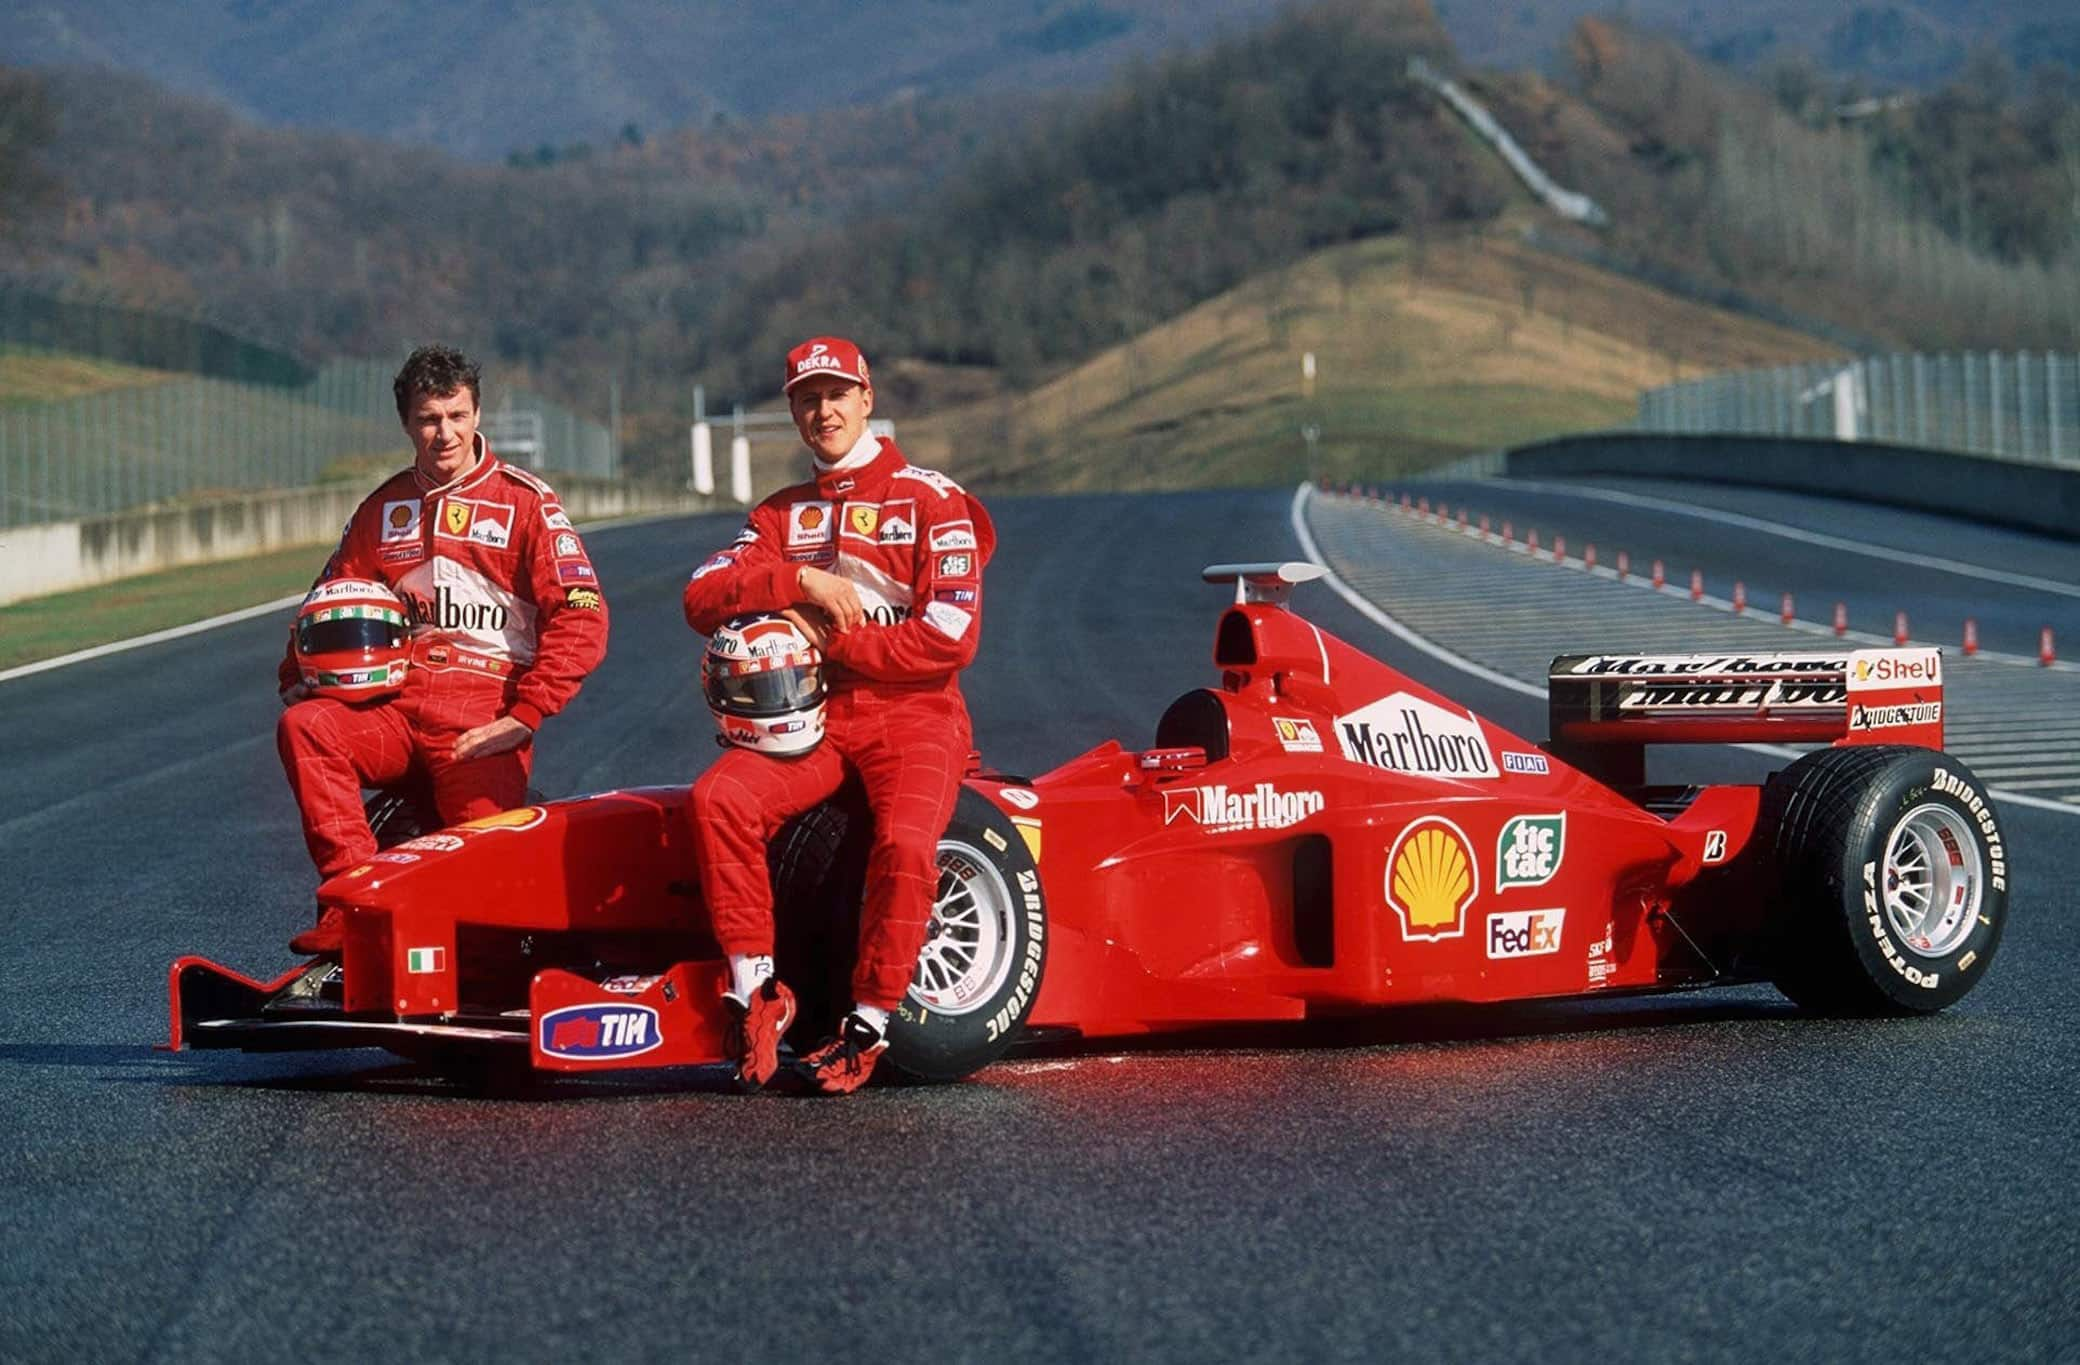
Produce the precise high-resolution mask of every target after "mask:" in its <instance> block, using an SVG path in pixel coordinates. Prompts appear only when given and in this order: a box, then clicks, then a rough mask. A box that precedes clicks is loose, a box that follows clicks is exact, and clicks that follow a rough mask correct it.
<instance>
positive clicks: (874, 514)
mask: <svg viewBox="0 0 2080 1365" xmlns="http://www.w3.org/2000/svg"><path fill="white" fill-rule="evenodd" d="M880 526H881V505H880V504H879V503H872V502H855V503H852V504H851V505H850V506H848V507H846V509H845V528H846V529H847V530H848V531H850V532H852V534H854V535H856V536H863V537H865V538H866V539H868V540H872V539H873V538H874V532H875V531H876V530H878V529H880Z"/></svg>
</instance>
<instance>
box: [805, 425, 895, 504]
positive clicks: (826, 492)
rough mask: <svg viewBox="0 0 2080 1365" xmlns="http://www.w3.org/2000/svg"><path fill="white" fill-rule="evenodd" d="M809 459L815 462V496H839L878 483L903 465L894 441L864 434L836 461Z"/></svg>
mask: <svg viewBox="0 0 2080 1365" xmlns="http://www.w3.org/2000/svg"><path fill="white" fill-rule="evenodd" d="M862 457H864V458H862ZM813 463H814V464H815V466H816V494H817V496H818V497H823V498H843V497H851V496H857V495H860V494H864V493H867V492H868V491H869V490H871V489H874V488H878V487H880V486H881V485H882V484H884V483H886V482H888V480H889V478H890V477H891V476H892V475H894V473H895V472H896V471H897V470H898V469H901V468H902V467H903V465H904V464H905V461H904V459H903V453H902V452H901V451H899V450H897V449H896V447H895V442H893V441H883V440H881V439H880V438H879V437H876V436H874V435H872V434H868V435H866V436H862V437H860V440H859V444H858V445H856V446H854V447H853V448H852V450H851V451H850V452H849V453H848V454H847V455H846V456H845V458H844V459H842V460H839V461H838V462H837V463H835V464H825V463H824V462H823V461H821V460H816V461H814V462H813Z"/></svg>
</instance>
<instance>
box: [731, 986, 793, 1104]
mask: <svg viewBox="0 0 2080 1365" xmlns="http://www.w3.org/2000/svg"><path fill="white" fill-rule="evenodd" d="M722 1007H723V1009H724V1010H726V1011H727V1012H728V1014H729V1032H728V1034H727V1036H726V1037H725V1038H724V1039H723V1047H724V1048H725V1049H727V1051H728V1052H729V1055H730V1056H731V1057H733V1058H734V1059H735V1060H736V1063H737V1089H739V1090H741V1091H743V1092H744V1093H745V1094H747V1095H749V1094H753V1093H755V1092H757V1091H758V1090H760V1089H762V1088H763V1087H764V1086H765V1083H766V1082H767V1081H770V1080H772V1079H773V1073H774V1072H776V1071H778V1070H779V1069H780V1037H781V1035H782V1034H784V1033H786V1032H787V1026H788V1025H790V1024H792V1023H793V1022H794V992H793V991H791V990H789V989H787V987H785V986H783V985H781V984H780V982H779V981H778V980H777V979H775V978H772V977H768V978H767V979H766V982H765V984H764V985H762V986H760V987H759V988H758V989H757V990H755V991H753V992H751V998H750V999H749V1000H745V999H743V998H741V997H739V996H735V995H731V994H730V993H729V992H728V991H724V992H723V993H722Z"/></svg>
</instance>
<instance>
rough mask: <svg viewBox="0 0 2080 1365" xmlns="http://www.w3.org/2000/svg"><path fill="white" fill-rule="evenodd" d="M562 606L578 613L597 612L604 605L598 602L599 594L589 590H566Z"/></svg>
mask: <svg viewBox="0 0 2080 1365" xmlns="http://www.w3.org/2000/svg"><path fill="white" fill-rule="evenodd" d="M563 604H564V605H565V606H567V607H576V608H577V609H578V610H579V611H598V610H600V609H601V608H602V607H603V606H605V605H606V604H605V603H603V602H601V601H600V596H599V593H598V592H596V591H594V590H593V589H591V588H570V589H567V590H566V591H565V592H564V594H563Z"/></svg>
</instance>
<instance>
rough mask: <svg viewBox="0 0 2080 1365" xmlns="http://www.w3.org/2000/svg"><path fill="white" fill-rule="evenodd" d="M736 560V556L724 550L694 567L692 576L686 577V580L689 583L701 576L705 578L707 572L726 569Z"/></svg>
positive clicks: (696, 581)
mask: <svg viewBox="0 0 2080 1365" xmlns="http://www.w3.org/2000/svg"><path fill="white" fill-rule="evenodd" d="M736 562H737V557H736V556H735V555H733V554H731V553H730V552H729V551H727V550H725V551H723V552H722V553H721V554H719V555H715V556H713V557H712V558H710V559H709V560H708V562H707V563H705V564H703V565H701V566H700V567H699V568H697V569H695V570H694V571H693V577H691V578H689V579H687V580H686V581H687V582H689V583H698V582H700V581H701V580H702V579H703V578H706V577H707V576H708V575H709V574H711V573H714V572H715V571H717V570H718V569H727V568H728V567H729V566H730V565H732V564H734V563H736Z"/></svg>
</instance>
